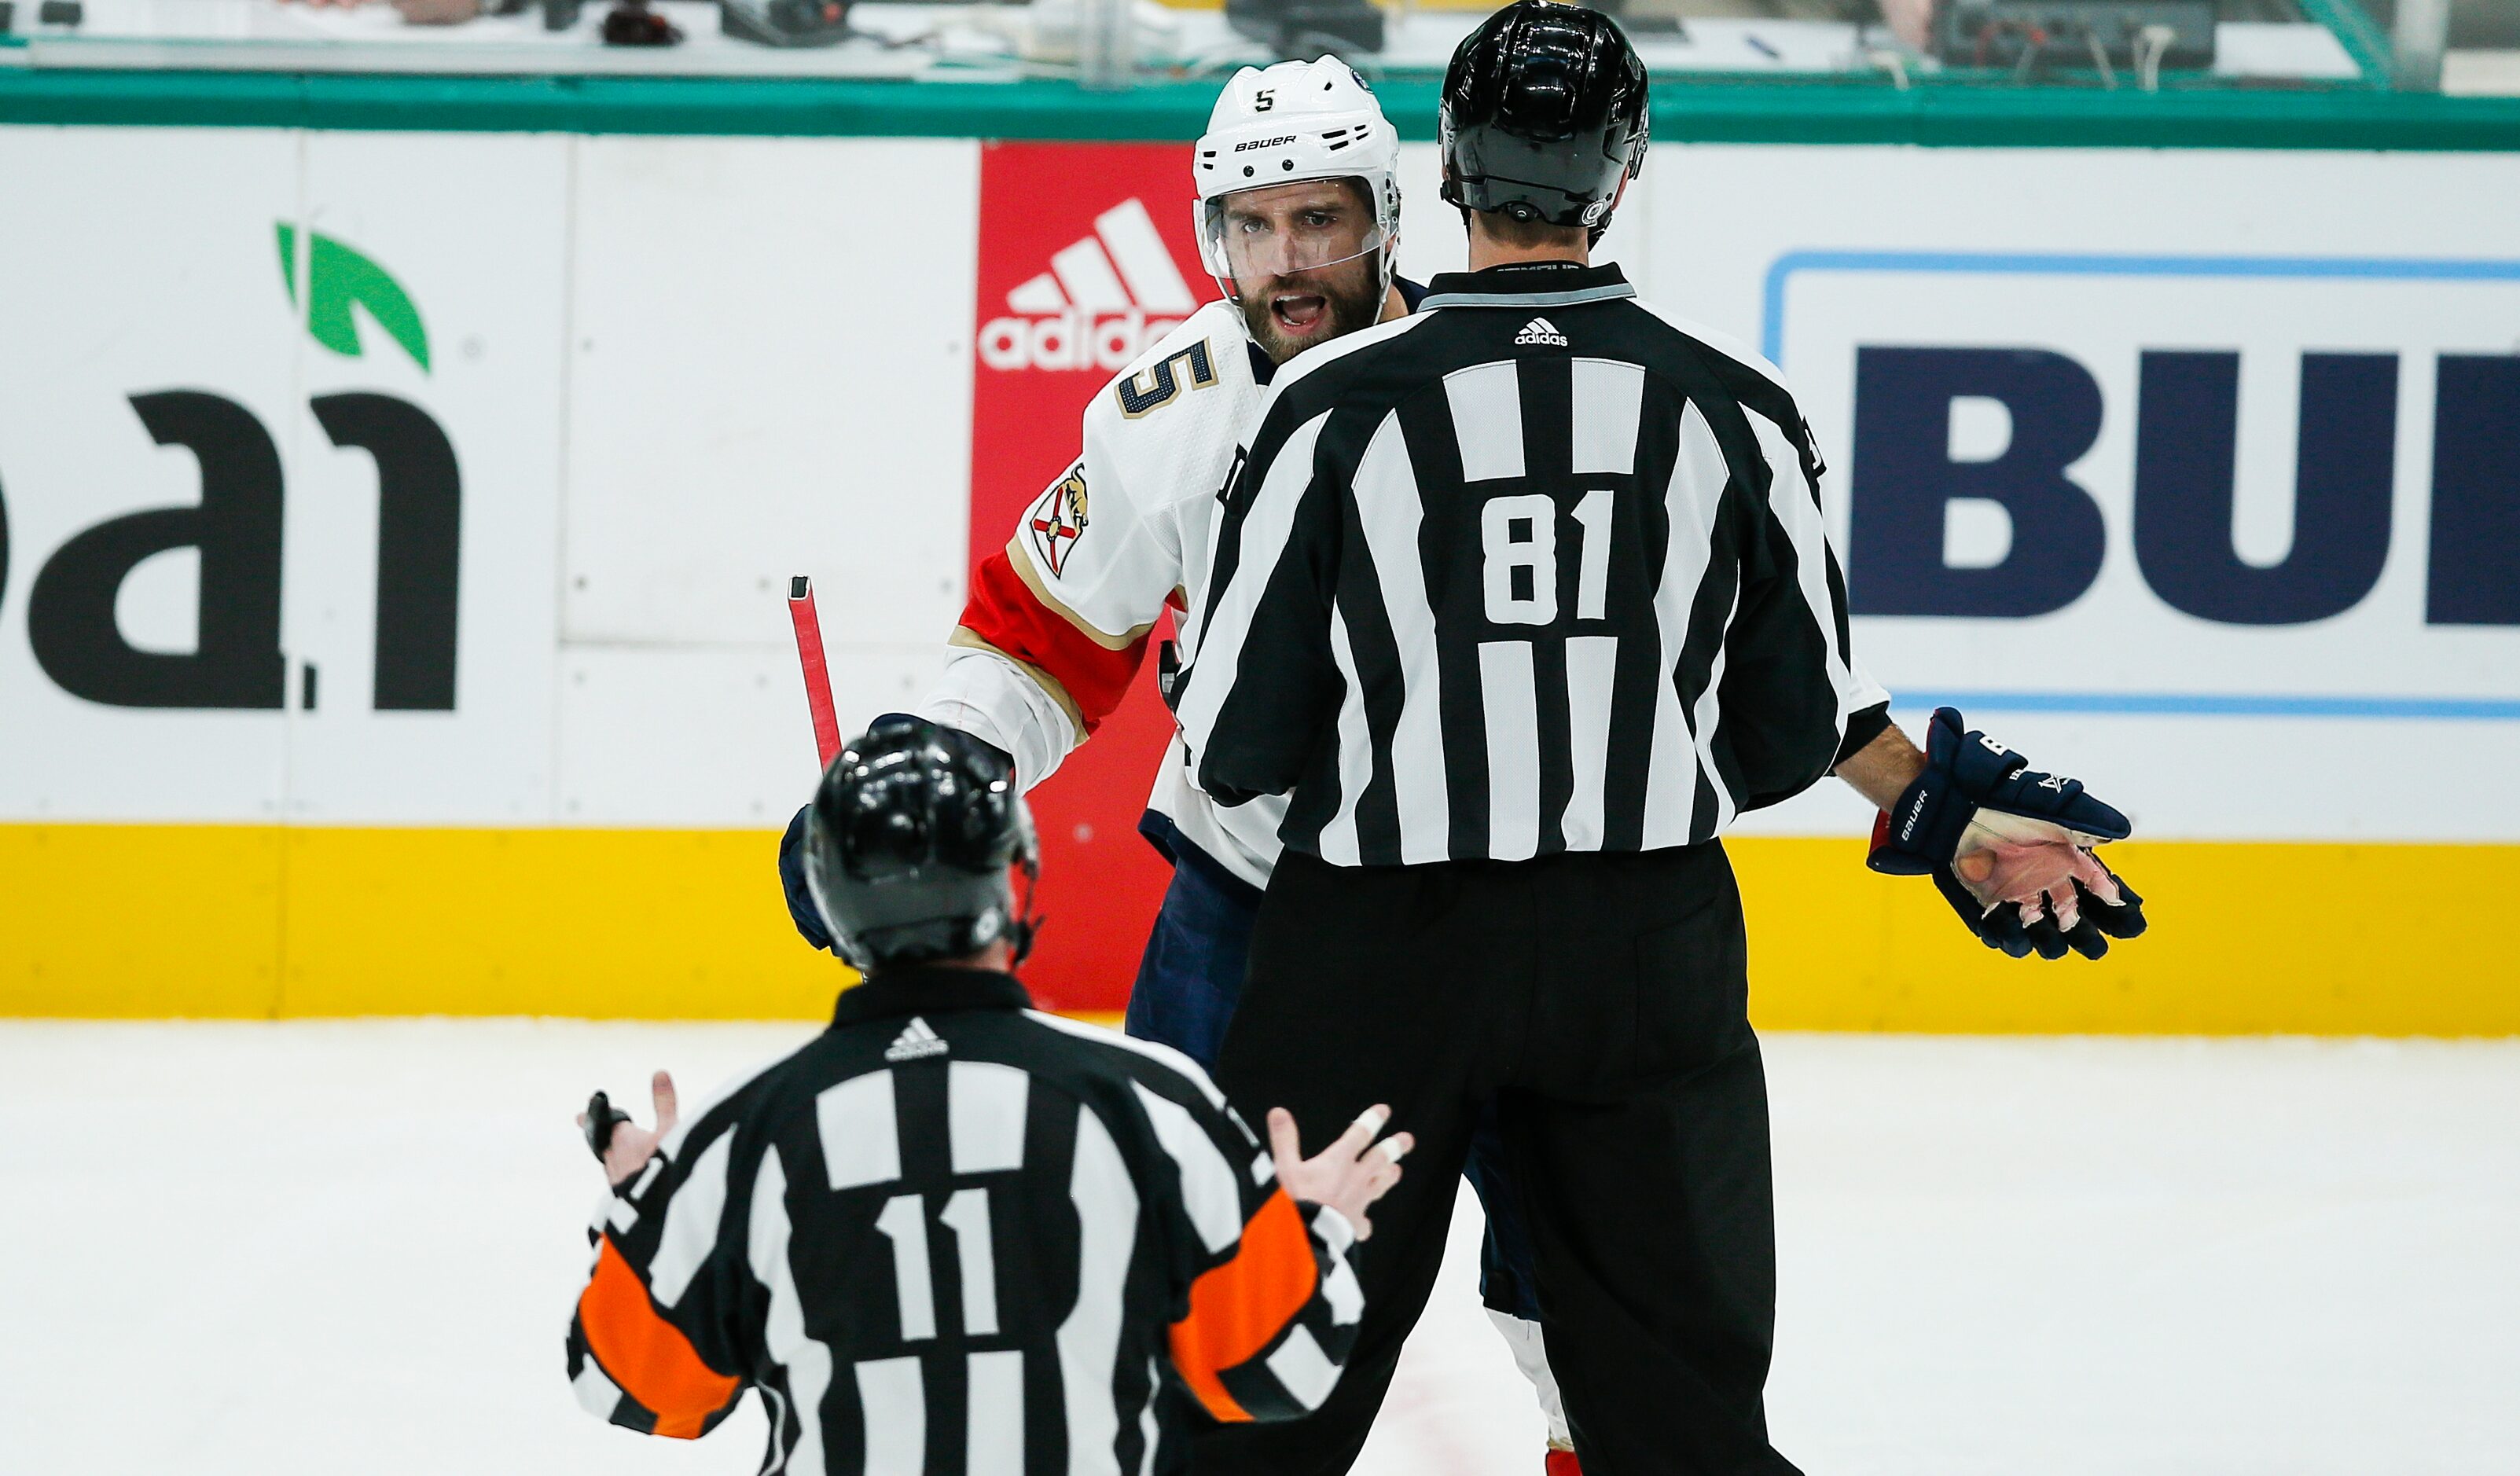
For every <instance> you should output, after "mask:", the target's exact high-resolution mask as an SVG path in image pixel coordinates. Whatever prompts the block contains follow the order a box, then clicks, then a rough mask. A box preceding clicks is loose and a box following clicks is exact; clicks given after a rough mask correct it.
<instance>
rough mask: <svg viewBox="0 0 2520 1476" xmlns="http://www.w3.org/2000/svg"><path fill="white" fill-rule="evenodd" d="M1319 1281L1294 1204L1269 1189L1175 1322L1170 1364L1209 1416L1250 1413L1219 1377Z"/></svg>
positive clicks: (1247, 1356) (1270, 1334) (1262, 1343)
mask: <svg viewBox="0 0 2520 1476" xmlns="http://www.w3.org/2000/svg"><path fill="white" fill-rule="evenodd" d="M1320 1280H1321V1274H1320V1270H1319V1268H1318V1267H1316V1266H1315V1265H1314V1263H1313V1242H1312V1237H1311V1236H1310V1235H1308V1234H1306V1233H1305V1232H1304V1221H1303V1217H1302V1216H1301V1215H1300V1214H1298V1213H1297V1212H1296V1210H1295V1201H1293V1200H1291V1199H1289V1198H1287V1197H1286V1191H1285V1190H1283V1189H1277V1190H1274V1191H1272V1192H1271V1193H1270V1195H1269V1197H1268V1199H1267V1200H1266V1201H1265V1202H1263V1203H1262V1204H1261V1206H1260V1208H1259V1211H1258V1212H1257V1213H1255V1214H1254V1215H1252V1217H1251V1219H1250V1222H1249V1223H1248V1224H1246V1225H1244V1226H1243V1227H1242V1241H1241V1243H1240V1244H1239V1245H1238V1246H1237V1247H1236V1248H1235V1252H1234V1259H1232V1260H1230V1261H1228V1262H1226V1263H1225V1264H1224V1265H1222V1266H1219V1267H1216V1268H1215V1269H1214V1270H1212V1271H1210V1272H1208V1273H1207V1274H1206V1275H1202V1276H1200V1277H1199V1278H1198V1279H1197V1280H1196V1281H1193V1282H1192V1283H1191V1288H1190V1315H1189V1316H1188V1317H1185V1318H1183V1319H1181V1320H1180V1321H1178V1322H1175V1323H1174V1324H1173V1330H1172V1348H1173V1364H1174V1366H1176V1367H1178V1368H1180V1369H1181V1373H1182V1379H1183V1381H1184V1382H1186V1383H1188V1384H1189V1385H1190V1389H1191V1392H1192V1393H1193V1394H1195V1395H1197V1396H1198V1402H1199V1403H1200V1404H1202V1405H1204V1406H1206V1407H1207V1412H1208V1413H1210V1414H1212V1415H1214V1416H1215V1417H1216V1418H1218V1419H1221V1420H1227V1421H1238V1420H1247V1419H1249V1418H1250V1417H1251V1415H1250V1412H1249V1411H1248V1410H1246V1409H1243V1408H1242V1406H1241V1405H1239V1404H1238V1403H1237V1402H1236V1401H1235V1398H1234V1396H1233V1395H1231V1394H1228V1393H1227V1392H1226V1390H1225V1384H1224V1381H1223V1380H1222V1379H1221V1378H1219V1377H1218V1375H1219V1374H1221V1373H1223V1372H1224V1371H1225V1370H1226V1369H1228V1368H1232V1367H1235V1366H1237V1365H1238V1364H1245V1363H1248V1362H1250V1360H1251V1359H1252V1358H1253V1357H1254V1356H1256V1355H1257V1354H1258V1353H1259V1352H1260V1350H1261V1349H1263V1348H1266V1347H1268V1346H1269V1344H1270V1342H1271V1340H1273V1339H1275V1338H1276V1337H1277V1336H1278V1334H1279V1333H1281V1332H1283V1331H1284V1330H1285V1327H1286V1324H1287V1323H1289V1322H1291V1321H1293V1320H1294V1319H1295V1315H1296V1314H1297V1313H1300V1312H1302V1311H1303V1310H1304V1308H1305V1306H1306V1304H1308V1303H1310V1302H1311V1301H1312V1299H1313V1294H1314V1292H1315V1290H1316V1289H1317V1288H1318V1287H1319V1285H1320Z"/></svg>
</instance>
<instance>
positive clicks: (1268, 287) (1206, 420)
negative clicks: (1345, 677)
mask: <svg viewBox="0 0 2520 1476" xmlns="http://www.w3.org/2000/svg"><path fill="white" fill-rule="evenodd" d="M1399 162H1400V141H1399V135H1398V133H1397V131H1396V130H1394V129H1393V127H1392V126H1391V124H1390V122H1389V120H1387V119H1386V118H1384V116H1383V115H1382V110H1381V107H1380V105H1379V104H1378V103H1377V102H1376V101H1375V100H1374V96H1373V92H1372V90H1370V89H1369V88H1368V87H1366V85H1365V84H1364V82H1363V80H1362V79H1361V78H1359V77H1358V76H1357V74H1356V72H1355V71H1354V70H1353V69H1352V68H1350V67H1348V66H1347V65H1346V64H1345V63H1343V62H1340V61H1338V60H1337V59H1335V58H1332V57H1324V58H1322V59H1320V60H1319V61H1314V62H1283V63H1280V64H1278V65H1276V66H1273V67H1266V68H1250V67H1246V68H1244V69H1242V70H1241V71H1239V72H1238V73H1237V74H1236V75H1235V76H1234V78H1233V79H1232V80H1231V81H1230V82H1228V83H1227V85H1226V88H1225V91H1224V93H1223V94H1222V95H1221V96H1220V97H1219V98H1218V99H1217V103H1216V107H1215V110H1214V112H1212V113H1211V115H1210V117H1209V119H1208V126H1207V131H1206V133H1205V134H1204V135H1203V136H1201V138H1200V139H1199V141H1198V144H1197V147H1196V151H1195V153H1194V154H1193V169H1192V174H1193V186H1194V189H1195V192H1196V203H1195V206H1194V209H1195V211H1196V216H1195V221H1196V226H1197V231H1198V240H1199V247H1200V251H1201V253H1202V255H1203V257H1204V259H1205V262H1206V264H1207V266H1208V269H1209V271H1210V272H1211V273H1212V274H1213V275H1214V276H1215V278H1216V279H1217V282H1218V285H1219V286H1220V287H1221V288H1222V289H1223V290H1224V291H1225V293H1226V295H1225V296H1224V298H1222V299H1221V300H1219V301H1215V302H1210V303H1208V304H1207V305H1206V306H1204V307H1202V308H1200V309H1199V310H1198V311H1197V312H1195V313H1193V315H1191V317H1189V318H1188V319H1186V320H1184V321H1183V323H1182V325H1181V326H1180V327H1179V328H1177V329H1175V330H1174V331H1173V332H1172V333H1170V334H1169V335H1165V336H1164V337H1163V338H1162V339H1161V340H1159V341H1157V342H1156V343H1155V344H1153V345H1152V346H1150V347H1148V349H1147V350H1145V351H1144V352H1143V353H1141V354H1140V355H1139V356H1138V358H1137V359H1136V360H1134V361H1133V362H1131V363H1130V364H1128V365H1126V366H1125V367H1123V368H1122V370H1121V371H1120V373H1119V374H1118V376H1116V377H1115V378H1114V379H1113V380H1111V382H1110V383H1109V384H1108V385H1107V386H1105V387H1104V388H1103V390H1102V392H1101V393H1099V394H1097V395H1096V396H1095V398H1094V400H1093V402H1092V404H1091V405H1089V406H1088V407H1087V409H1086V412H1085V417H1084V429H1083V446H1082V449H1081V453H1080V455H1079V456H1078V458H1077V460H1076V461H1075V462H1074V463H1073V464H1072V465H1070V466H1069V467H1068V468H1067V469H1065V470H1063V471H1062V472H1061V473H1060V474H1059V475H1058V476H1057V477H1056V478H1054V479H1053V480H1052V482H1051V484H1050V486H1049V488H1048V489H1047V490H1045V491H1044V492H1043V493H1042V495H1041V497H1040V498H1039V500H1038V501H1036V502H1035V503H1034V504H1033V506H1032V507H1031V509H1030V510H1028V511H1027V512H1026V514H1024V516H1023V517H1022V519H1021V520H1020V521H1019V523H1018V525H1017V527H1016V529H1015V533H1014V536H1013V537H1012V539H1010V540H1009V541H1008V544H1007V546H1006V548H1005V549H1004V550H1003V551H1001V552H999V553H997V554H995V555H992V556H991V557H990V558H989V559H987V560H986V561H984V562H983V563H982V564H981V566H980V568H979V571H978V573H977V574H976V575H975V576H974V578H973V581H972V590H971V596H970V600H969V603H968V604H967V607H966V608H965V610H964V614H963V619H962V624H961V628H960V629H958V630H956V631H955V632H954V636H953V646H952V650H951V652H950V655H949V659H948V662H947V665H946V670H945V675H944V679H943V681H942V682H941V683H940V684H939V686H938V687H937V689H936V690H935V691H934V692H933V693H930V694H929V695H928V697H927V698H926V700H925V701H923V702H922V703H921V705H920V709H919V710H920V712H921V714H922V715H923V716H926V717H929V718H932V719H934V720H936V721H937V722H939V723H943V724H945V725H947V726H949V727H953V728H957V729H960V730H962V731H963V732H966V733H968V734H971V735H973V736H975V737H977V738H980V739H982V740H984V741H986V742H987V743H989V744H990V745H992V746H994V747H996V748H997V749H999V750H1000V751H1002V752H1004V753H1007V754H1009V755H1011V756H1012V760H1013V764H1014V769H1015V773H1016V775H1017V776H1018V778H1019V779H1020V781H1021V782H1022V783H1023V785H1024V786H1025V787H1026V788H1030V787H1031V786H1032V785H1034V784H1037V783H1041V782H1042V781H1043V780H1044V779H1046V778H1048V777H1049V776H1050V775H1051V774H1053V773H1055V772H1057V768H1058V766H1059V763H1060V761H1061V760H1063V759H1064V758H1065V757H1066V756H1067V754H1068V753H1069V752H1070V751H1071V750H1073V749H1074V748H1075V747H1076V746H1077V745H1078V744H1080V743H1082V742H1084V741H1085V739H1086V738H1087V737H1089V736H1090V735H1091V734H1092V733H1093V732H1094V730H1095V728H1096V727H1097V726H1098V725H1099V724H1100V723H1101V721H1102V718H1103V717H1104V716H1105V715H1106V714H1108V713H1109V712H1110V711H1111V710H1112V708H1113V707H1115V706H1116V705H1118V703H1119V701H1120V698H1121V696H1122V695H1123V694H1124V693H1126V692H1127V691H1128V689H1129V685H1130V683H1131V682H1132V681H1134V680H1135V679H1136V676H1137V673H1138V668H1139V666H1140V664H1141V663H1142V662H1143V660H1144V659H1145V656H1146V652H1147V647H1148V641H1149V639H1150V637H1151V633H1152V631H1153V629H1154V627H1155V624H1156V622H1157V621H1158V619H1159V618H1160V617H1161V616H1162V614H1163V611H1164V608H1165V605H1166V604H1167V603H1170V604H1171V605H1172V607H1173V608H1174V609H1175V610H1176V611H1177V612H1178V613H1179V618H1180V621H1181V624H1180V628H1179V644H1180V655H1181V658H1182V659H1183V660H1185V661H1187V660H1188V659H1190V658H1191V656H1192V655H1193V653H1194V651H1195V649H1196V646H1197V641H1198V615H1197V612H1198V611H1200V610H1202V609H1204V608H1205V600H1206V589H1207V584H1208V578H1209V567H1208V558H1209V546H1210V540H1209V529H1210V523H1211V521H1212V519H1213V517H1214V516H1215V514H1216V510H1217V502H1216V492H1217V489H1218V488H1219V487H1221V486H1223V485H1224V484H1225V481H1226V479H1227V477H1228V476H1229V475H1230V474H1231V472H1232V471H1233V469H1234V465H1235V452H1236V446H1237V442H1238V438H1239V437H1240V436H1241V435H1242V434H1243V433H1244V432H1245V431H1246V430H1247V428H1248V425H1249V423H1250V420H1251V417H1252V414H1253V412H1254V410H1255V408H1256V406H1257V405H1258V403H1259V400H1260V397H1261V395H1262V394H1263V392H1264V391H1265V389H1266V387H1267V385H1268V383H1269V381H1270V380H1271V379H1272V377H1273V376H1274V375H1275V374H1276V372H1277V370H1278V368H1279V366H1281V365H1283V364H1285V363H1286V362H1287V361H1289V360H1291V359H1293V358H1295V356H1296V355H1298V354H1300V353H1302V352H1304V351H1305V350H1307V349H1310V348H1313V347H1316V346H1318V345H1320V344H1323V343H1327V342H1329V341H1331V340H1333V339H1335V338H1338V337H1341V336H1343V335H1348V334H1351V333H1354V332H1356V331H1358V330H1361V329H1365V328H1369V327H1372V326H1373V324H1374V323H1375V322H1376V321H1388V320H1392V319H1397V318H1401V317H1404V316H1406V315H1407V313H1408V311H1409V310H1410V309H1411V308H1412V307H1414V306H1415V305H1416V299H1417V297H1418V295H1419V294H1420V292H1421V290H1420V289H1419V288H1418V287H1417V285H1416V284H1414V283H1410V282H1407V281H1404V280H1402V279H1401V278H1400V277H1399V276H1398V274H1397V247H1398V245H1399V226H1400V188H1399V184H1398V169H1399ZM1283 814H1284V807H1283V804H1281V803H1279V802H1278V801H1275V800H1261V801H1256V802H1254V803H1251V804H1248V805H1244V806H1242V807H1240V808H1239V809H1236V810H1231V811H1228V810H1221V809H1219V808H1218V807H1217V806H1216V805H1215V804H1214V803H1213V802H1212V801H1210V800H1209V799H1208V797H1207V796H1206V795H1205V794H1203V793H1201V792H1199V791H1198V790H1197V789H1196V788H1195V787H1194V786H1193V785H1192V784H1190V783H1187V782H1186V775H1185V773H1184V770H1183V767H1182V750H1181V744H1180V742H1179V740H1178V738H1176V740H1175V741H1174V743H1173V745H1172V747H1171V748H1170V750H1169V751H1168V752H1167V754H1166V757H1165V761H1164V764H1163V767H1162V769H1161V771H1160V772H1159V773H1158V774H1157V775H1156V777H1155V783H1154V792H1153V794H1152V796H1151V797H1150V798H1149V799H1148V810H1147V815H1146V818H1145V820H1144V821H1143V822H1142V823H1141V827H1140V828H1141V829H1142V830H1143V831H1144V833H1145V834H1146V836H1147V838H1148V840H1149V841H1151V842H1152V843H1153V844H1154V845H1155V847H1156V848H1157V849H1158V850H1160V851H1161V852H1163V854H1164V856H1165V857H1166V859H1168V860H1170V861H1171V862H1172V863H1173V866H1174V872H1173V880H1172V883H1171V886H1170V887H1169V888H1168V889H1167V890H1166V892H1165V895H1164V901H1163V907H1162V910H1161V912H1160V913H1159V914H1158V916H1157V917H1156V919H1155V925H1154V930H1153V933H1152V935H1151V936H1150V937H1149V938H1148V944H1147V951H1146V955H1145V959H1144V961H1143V962H1142V963H1141V965H1140V968H1139V971H1138V977H1137V981H1136V983H1135V986H1134V987H1133V989H1132V991H1131V993H1130V996H1129V1012H1128V1020H1127V1028H1128V1031H1129V1033H1130V1034H1132V1035H1135V1036H1138V1037H1140V1038H1142V1039H1147V1040H1152V1041H1158V1042H1161V1043H1163V1044H1165V1045H1168V1046H1172V1047H1174V1048H1176V1049H1178V1050H1180V1051H1183V1052H1185V1053H1186V1054H1188V1055H1190V1056H1191V1057H1192V1058H1193V1059H1194V1060H1197V1061H1199V1062H1201V1063H1202V1064H1205V1063H1210V1062H1213V1061H1214V1060H1215V1058H1216V1051H1217V1047H1218V1045H1219V1043H1220V1042H1221V1041H1222V1040H1223V1039H1224V1035H1225V1027H1226V1022H1227V1021H1228V1020H1229V1019H1230V1018H1231V1017H1232V1015H1233V1011H1234V1005H1235V1000H1236V998H1237V996H1238V993H1239V991H1240V989H1241V985H1242V974H1243V962H1244V954H1245V952H1246V950H1247V948H1248V946H1249V942H1250V936H1251V922H1252V918H1253V917H1254V916H1255V914H1256V912H1257V910H1258V907H1259V901H1260V891H1261V888H1263V887H1264V886H1266V885H1267V883H1268V880H1269V872H1270V868H1271V867H1272V865H1274V863H1275V862H1276V860H1277V857H1278V850H1279V841H1278V825H1279V822H1280V820H1281V819H1283ZM804 824H805V817H804V816H803V815H802V814H801V813H800V814H799V815H798V816H797V819H796V822H795V823H794V824H793V825H791V826H790V827H788V831H787V839H786V841H785V842H784V844H783V846H782V849H781V870H782V872H784V873H785V874H786V878H787V901H788V907H789V911H790V912H791V913H792V914H793V915H794V917H795V918H796V924H797V927H798V929H799V930H800V931H802V932H803V933H804V934H805V936H806V938H807V939H808V940H810V941H812V942H813V943H814V944H815V945H816V946H817V947H829V946H830V940H829V939H828V938H827V937H825V936H824V935H823V934H822V929H821V928H820V926H819V925H818V923H817V921H816V918H815V916H814V909H813V906H812V903H811V899H810V898H809V897H808V895H807V894H806V889H805V886H804V879H803V871H802V867H801V865H800V861H801V857H802V841H803V836H804ZM1499 1152H1500V1146H1499V1144H1498V1142H1497V1141H1496V1140H1495V1139H1494V1137H1493V1135H1485V1136H1483V1137H1482V1138H1481V1140H1480V1141H1479V1143H1478V1144H1477V1145H1476V1146H1474V1148H1473V1151H1472V1153H1471V1156H1470V1159H1469V1162H1468V1165H1467V1173H1468V1175H1469V1177H1470V1179H1471V1181H1472V1183H1473V1185H1475V1186H1476V1187H1477V1188H1478V1190H1479V1194H1480V1198H1481V1200H1482V1202H1483V1204H1484V1205H1485V1207H1486V1209H1487V1213H1488V1223H1489V1233H1488V1239H1487V1244H1486V1247H1485V1254H1484V1257H1483V1259H1484V1262H1485V1265H1484V1267H1483V1272H1484V1275H1483V1276H1482V1287H1481V1289H1482V1294H1483V1297H1484V1300H1485V1301H1486V1303H1487V1306H1488V1309H1489V1312H1490V1315H1491V1317H1492V1318H1493V1319H1495V1320H1496V1322H1497V1325H1498V1327H1499V1329H1500V1330H1501V1331H1502V1332H1503V1333H1504V1334H1505V1337H1506V1340H1507V1342H1508V1344H1509V1345H1510V1346H1511V1348H1512V1350H1513V1355H1514V1359H1515V1363H1516V1364H1517V1366H1519V1367H1520V1368H1521V1369H1522V1370H1523V1372H1524V1373H1525V1374H1526V1375H1527V1376H1528V1377H1530V1378H1531V1380H1532V1382H1533V1384H1534V1386H1535V1389H1536V1390H1537V1392H1538V1395H1539V1398H1540V1402H1541V1406H1542V1410H1543V1414H1544V1417H1545V1418H1546V1420H1547V1422H1548V1426H1549V1438H1550V1443H1551V1447H1552V1449H1553V1452H1554V1453H1555V1454H1553V1456H1552V1457H1550V1465H1551V1469H1552V1471H1553V1473H1556V1476H1566V1473H1568V1472H1571V1471H1572V1470H1573V1469H1574V1464H1573V1455H1572V1445H1571V1443H1570V1437H1569V1436H1568V1434H1567V1431H1566V1427H1565V1419H1564V1415H1563V1413H1562V1412H1561V1409H1560V1406H1559V1401H1558V1398H1557V1393H1556V1386H1555V1383H1554V1381H1553V1379H1552V1378H1551V1376H1550V1374H1549V1371H1548V1367H1547V1364H1546V1361H1545V1359H1544V1357H1543V1355H1542V1352H1541V1336H1540V1329H1539V1326H1538V1322H1537V1319H1538V1317H1539V1309H1538V1304H1537V1301H1536V1297H1535V1293H1534V1290H1533V1287H1532V1282H1531V1276H1530V1274H1529V1271H1528V1270H1527V1268H1528V1266H1529V1264H1530V1257H1529V1252H1528V1249H1527V1242H1526V1240H1525V1238H1524V1236H1523V1234H1522V1230H1521V1224H1522V1221H1521V1216H1520V1213H1519V1207H1518V1205H1517V1204H1516V1202H1515V1200H1514V1198H1513V1196H1512V1194H1511V1193H1510V1192H1509V1191H1508V1189H1507V1188H1506V1187H1505V1186H1504V1185H1502V1184H1501V1183H1500V1181H1499V1180H1498V1179H1497V1177H1496V1174H1495V1170H1494V1165H1495V1164H1496V1163H1497V1162H1499V1161H1500V1157H1499ZM1385 1371H1386V1372H1387V1370H1385Z"/></svg>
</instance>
